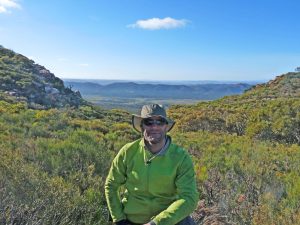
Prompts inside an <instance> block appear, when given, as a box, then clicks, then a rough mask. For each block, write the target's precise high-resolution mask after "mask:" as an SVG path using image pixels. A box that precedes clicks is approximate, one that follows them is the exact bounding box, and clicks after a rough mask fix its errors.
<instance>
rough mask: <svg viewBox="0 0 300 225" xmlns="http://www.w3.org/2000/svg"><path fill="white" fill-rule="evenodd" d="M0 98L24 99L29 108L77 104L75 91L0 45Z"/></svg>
mask: <svg viewBox="0 0 300 225" xmlns="http://www.w3.org/2000/svg"><path fill="white" fill-rule="evenodd" d="M0 100H6V101H9V102H18V101H22V102H26V103H27V104H28V107H30V108H41V109H42V108H51V107H63V106H66V105H69V106H73V107H77V106H79V105H80V104H82V103H83V99H82V98H81V95H80V93H79V92H74V91H72V90H71V89H70V88H66V87H65V86H64V83H63V81H62V80H61V79H59V78H58V77H56V76H55V75H54V74H53V73H51V72H50V71H49V70H47V69H46V68H45V67H43V66H41V65H38V64H36V63H35V62H34V61H33V60H30V59H28V58H27V57H25V56H23V55H21V54H18V53H15V52H14V51H12V50H9V49H6V48H4V47H2V46H1V45H0Z"/></svg>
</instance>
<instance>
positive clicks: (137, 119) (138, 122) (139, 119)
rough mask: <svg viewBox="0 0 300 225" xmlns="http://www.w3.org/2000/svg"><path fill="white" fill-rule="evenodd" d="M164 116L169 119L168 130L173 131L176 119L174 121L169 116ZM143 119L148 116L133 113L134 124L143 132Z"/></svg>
mask: <svg viewBox="0 0 300 225" xmlns="http://www.w3.org/2000/svg"><path fill="white" fill-rule="evenodd" d="M159 117H162V116H159ZM148 118H151V117H148ZM162 118H164V119H165V120H167V121H168V124H167V132H169V131H171V130H172V128H173V126H174V125H175V121H173V120H171V119H169V118H165V117H162ZM143 119H146V118H142V117H141V116H139V115H135V114H133V115H132V126H133V128H134V129H135V130H136V131H138V132H142V127H141V124H142V120H143Z"/></svg>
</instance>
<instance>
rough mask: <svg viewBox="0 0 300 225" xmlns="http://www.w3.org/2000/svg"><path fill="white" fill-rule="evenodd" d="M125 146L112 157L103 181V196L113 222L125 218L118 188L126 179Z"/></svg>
mask: <svg viewBox="0 0 300 225" xmlns="http://www.w3.org/2000/svg"><path fill="white" fill-rule="evenodd" d="M124 150H125V147H123V148H122V149H121V150H120V151H119V153H118V154H117V156H116V157H115V158H114V160H113V162H112V165H111V168H110V171H109V173H108V176H107V178H106V181H105V197H106V202H107V205H108V209H109V211H110V215H111V217H112V219H113V222H117V221H120V220H123V219H126V216H125V214H124V213H123V206H122V203H121V198H120V193H119V189H120V187H121V186H122V185H123V184H124V183H125V181H126V165H125V151H124Z"/></svg>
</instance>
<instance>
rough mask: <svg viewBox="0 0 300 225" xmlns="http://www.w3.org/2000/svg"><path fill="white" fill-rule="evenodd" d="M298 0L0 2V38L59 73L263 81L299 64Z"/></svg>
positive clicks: (57, 74) (108, 76) (299, 22)
mask: <svg viewBox="0 0 300 225" xmlns="http://www.w3.org/2000/svg"><path fill="white" fill-rule="evenodd" d="M299 14H300V1H298V0H226V1H225V0H76V1H74V0H73V1H71V0H42V1H36V0H0V44H1V45H2V46H4V47H6V48H10V49H12V50H14V51H15V52H18V53H21V54H23V55H25V56H27V57H30V58H32V59H33V60H34V61H35V62H36V63H38V64H41V65H43V66H45V67H46V68H47V69H49V70H50V71H51V72H53V73H54V74H55V75H56V76H58V77H60V78H83V79H88V78H89V79H125V80H238V81H240V80H270V79H274V78H275V76H277V75H280V74H282V73H286V72H289V71H294V69H295V68H296V67H298V66H300V17H299Z"/></svg>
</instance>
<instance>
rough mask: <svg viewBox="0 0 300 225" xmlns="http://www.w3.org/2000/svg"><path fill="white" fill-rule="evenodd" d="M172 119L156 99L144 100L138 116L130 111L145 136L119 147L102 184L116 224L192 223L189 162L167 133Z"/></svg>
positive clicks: (194, 194) (193, 196)
mask: <svg viewBox="0 0 300 225" xmlns="http://www.w3.org/2000/svg"><path fill="white" fill-rule="evenodd" d="M174 124H175V122H174V121H172V120H171V119H169V118H168V117H167V115H166V111H165V109H164V108H163V107H162V106H161V105H158V104H152V105H144V106H143V107H142V110H141V115H133V116H132V125H133V127H134V129H136V130H137V131H139V132H141V133H142V136H143V137H142V138H141V139H139V140H136V141H134V142H132V143H128V144H126V145H125V146H124V147H123V148H122V149H121V150H120V151H119V153H118V154H117V156H116V157H115V159H114V160H113V162H112V165H111V168H110V171H109V174H108V176H107V179H106V183H105V195H106V200H107V204H108V208H109V210H110V214H111V217H112V219H113V222H114V223H115V224H116V225H193V224H195V223H194V222H193V220H192V218H191V217H190V216H189V214H190V213H191V212H192V211H193V210H194V209H195V207H196V205H197V201H198V192H197V188H196V181H195V173H194V168H193V163H192V160H191V157H190V156H189V154H188V153H187V152H186V151H185V150H184V149H182V148H181V147H179V146H177V145H176V144H174V143H173V142H172V139H171V137H170V136H168V135H167V132H169V131H170V130H171V129H172V128H173V126H174ZM122 186H123V187H124V188H123V189H122V190H123V191H122V193H120V187H122Z"/></svg>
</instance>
